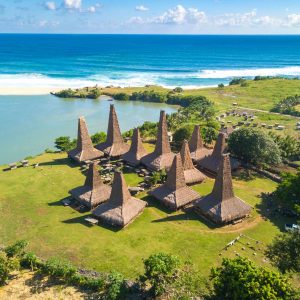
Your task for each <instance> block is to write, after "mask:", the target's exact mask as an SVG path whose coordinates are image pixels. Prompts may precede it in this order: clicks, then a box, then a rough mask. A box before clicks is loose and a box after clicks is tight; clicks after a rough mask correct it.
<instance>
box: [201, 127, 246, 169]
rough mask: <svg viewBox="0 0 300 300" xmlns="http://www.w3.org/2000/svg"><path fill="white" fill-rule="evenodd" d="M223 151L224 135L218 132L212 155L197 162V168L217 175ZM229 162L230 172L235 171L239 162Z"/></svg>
mask: <svg viewBox="0 0 300 300" xmlns="http://www.w3.org/2000/svg"><path fill="white" fill-rule="evenodd" d="M225 150H226V135H225V133H223V132H220V133H219V135H218V139H217V141H216V144H215V147H214V150H213V152H212V154H211V155H207V156H204V157H203V158H202V159H200V160H199V161H198V166H199V167H200V168H202V169H204V170H206V171H207V172H209V173H211V174H213V175H217V173H218V169H219V166H220V165H221V161H222V155H223V154H224V152H225ZM230 162H231V169H232V170H236V169H237V168H238V167H239V166H240V164H239V162H238V161H237V160H236V159H234V158H230Z"/></svg>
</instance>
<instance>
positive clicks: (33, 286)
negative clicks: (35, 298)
mask: <svg viewBox="0 0 300 300" xmlns="http://www.w3.org/2000/svg"><path fill="white" fill-rule="evenodd" d="M25 284H26V285H27V286H28V287H29V288H30V293H32V294H40V293H42V292H46V291H48V290H49V289H50V288H51V287H54V286H56V285H59V284H60V283H59V281H55V280H53V279H50V278H49V277H48V276H45V275H43V274H40V273H38V272H36V273H34V275H33V276H32V277H31V278H30V279H27V280H26V281H25Z"/></svg>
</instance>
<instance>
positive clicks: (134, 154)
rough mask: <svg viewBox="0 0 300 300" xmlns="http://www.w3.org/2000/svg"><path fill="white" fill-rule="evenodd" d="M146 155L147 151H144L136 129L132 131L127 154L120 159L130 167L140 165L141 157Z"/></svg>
mask: <svg viewBox="0 0 300 300" xmlns="http://www.w3.org/2000/svg"><path fill="white" fill-rule="evenodd" d="M145 155H147V151H146V150H145V148H144V146H143V143H142V139H141V136H140V131H139V129H138V128H135V129H134V130H133V136H132V140H131V146H130V149H129V151H128V152H126V153H125V154H124V155H122V158H123V159H124V160H125V162H127V163H128V164H130V165H132V166H137V165H139V163H140V160H141V158H142V157H144V156H145Z"/></svg>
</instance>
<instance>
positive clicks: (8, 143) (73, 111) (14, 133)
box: [0, 95, 176, 164]
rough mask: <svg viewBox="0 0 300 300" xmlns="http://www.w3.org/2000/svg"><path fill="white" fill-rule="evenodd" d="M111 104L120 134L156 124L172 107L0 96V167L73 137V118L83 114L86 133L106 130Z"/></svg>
mask: <svg viewBox="0 0 300 300" xmlns="http://www.w3.org/2000/svg"><path fill="white" fill-rule="evenodd" d="M111 103H114V104H115V107H116V110H117V114H118V117H119V123H120V126H121V130H122V131H126V130H128V129H130V128H133V127H134V126H137V125H141V124H142V123H143V122H144V121H158V119H159V111H160V110H161V109H164V110H165V111H166V112H167V113H171V112H174V111H175V110H176V109H175V108H174V107H172V106H167V105H164V104H155V103H142V102H118V101H114V102H110V101H107V100H62V99H60V98H56V97H54V96H51V95H49V96H0V112H1V118H0V128H1V130H0V141H1V147H0V164H4V163H9V162H14V161H19V160H21V159H23V158H24V157H26V156H29V155H34V154H38V153H41V152H43V151H44V150H45V149H46V148H54V145H53V141H54V139H55V138H56V137H58V136H62V135H69V136H72V137H76V134H77V118H78V117H79V116H81V115H84V116H85V118H86V120H87V122H88V126H89V131H90V133H91V134H92V133H95V132H97V131H106V129H107V122H108V112H109V105H110V104H111Z"/></svg>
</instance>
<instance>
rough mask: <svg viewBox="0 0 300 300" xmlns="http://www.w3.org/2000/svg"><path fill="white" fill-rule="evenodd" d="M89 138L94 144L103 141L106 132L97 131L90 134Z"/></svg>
mask: <svg viewBox="0 0 300 300" xmlns="http://www.w3.org/2000/svg"><path fill="white" fill-rule="evenodd" d="M91 140H92V143H93V144H94V145H97V144H100V143H103V142H105V140H106V133H105V132H103V131H100V132H97V133H95V134H93V135H92V136H91Z"/></svg>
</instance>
